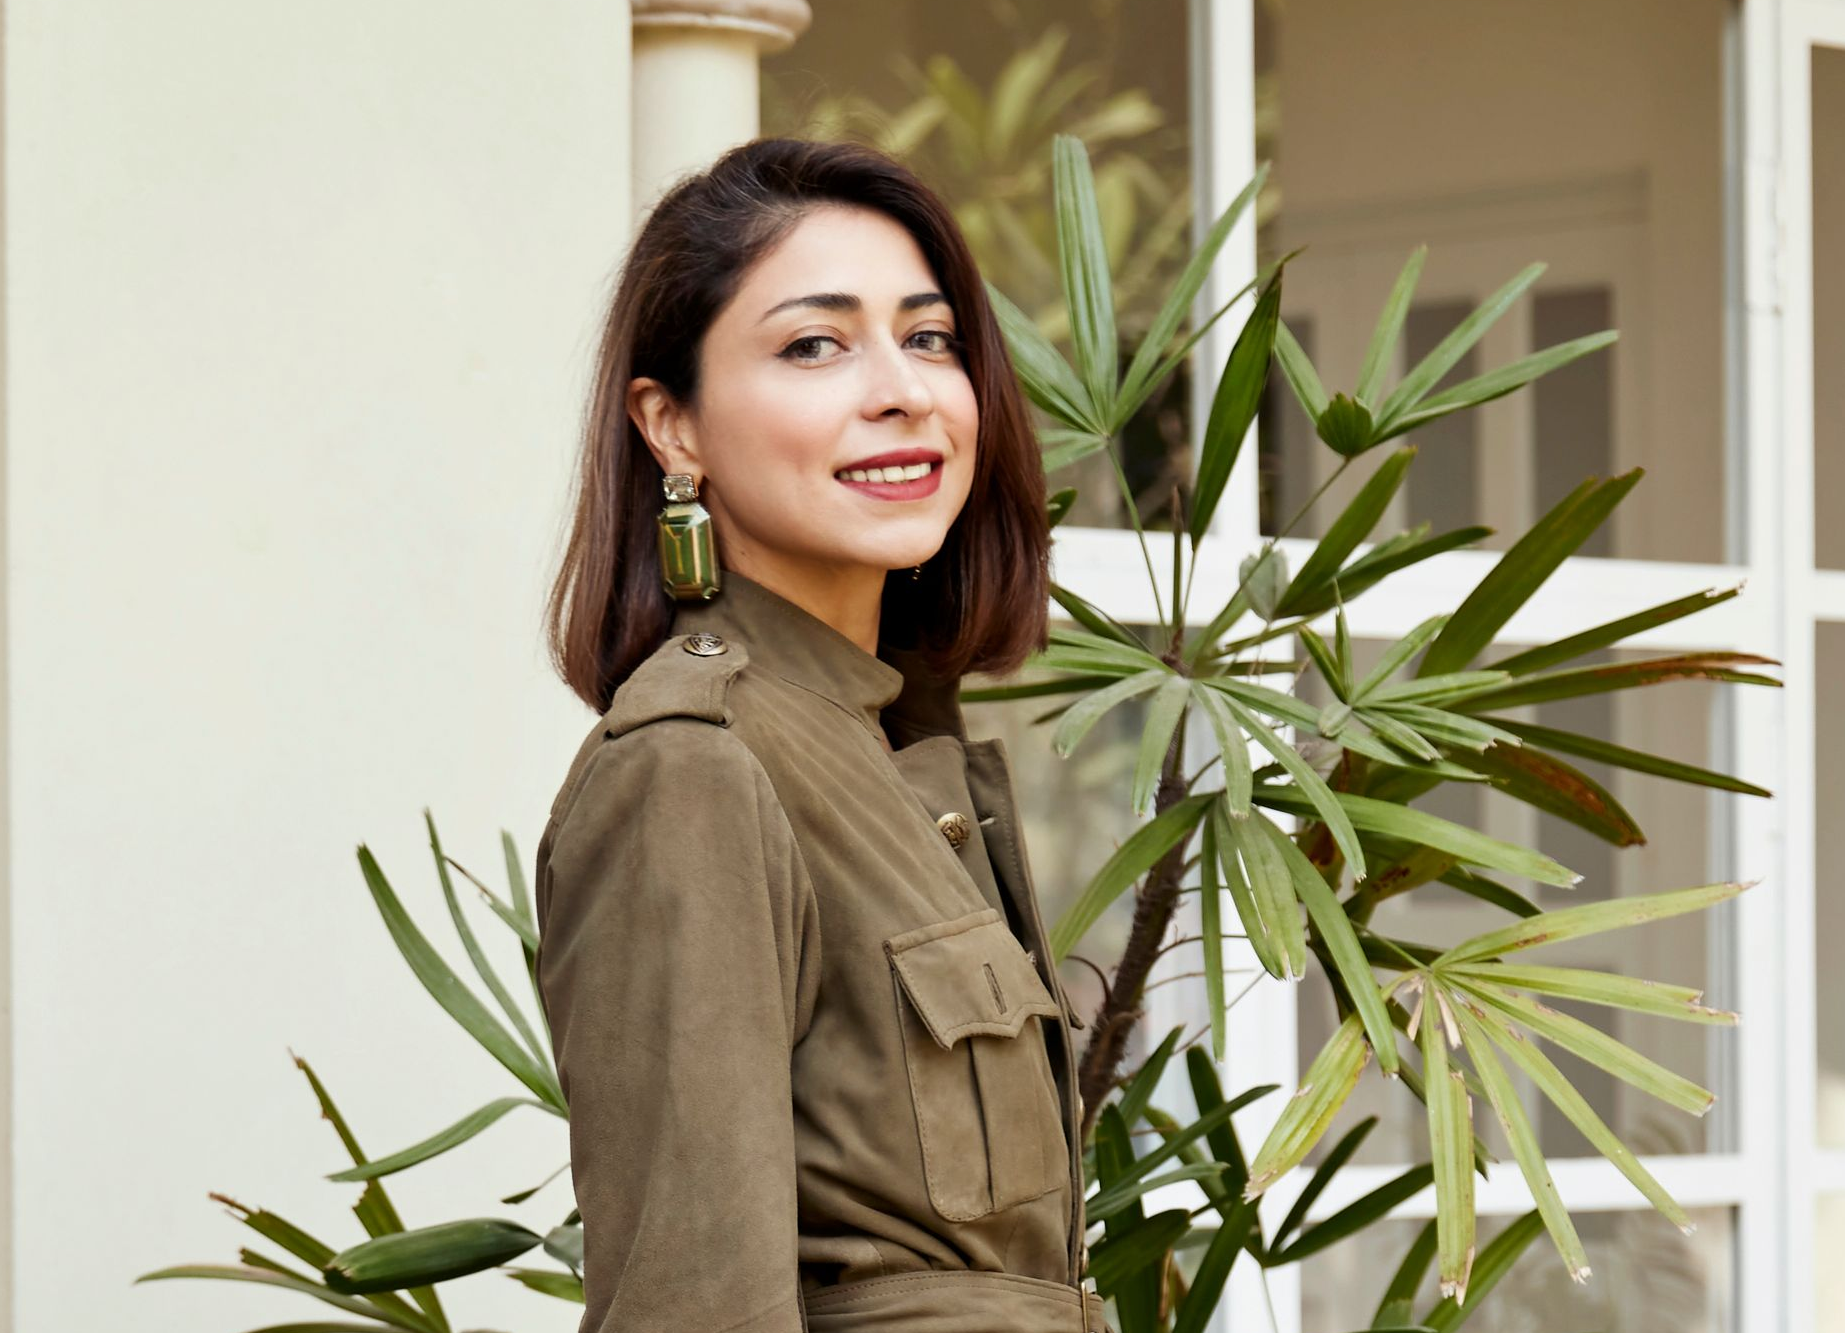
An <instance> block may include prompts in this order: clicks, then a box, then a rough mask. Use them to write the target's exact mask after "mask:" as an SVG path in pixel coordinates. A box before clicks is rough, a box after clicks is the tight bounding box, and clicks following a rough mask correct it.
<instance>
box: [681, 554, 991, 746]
mask: <svg viewBox="0 0 1845 1333" xmlns="http://www.w3.org/2000/svg"><path fill="white" fill-rule="evenodd" d="M673 607H674V609H673V626H672V630H671V633H673V634H695V633H704V634H716V635H718V636H720V637H721V638H724V639H734V640H736V641H737V642H739V643H742V644H743V645H744V646H745V647H746V648H747V649H748V650H749V657H750V661H751V662H753V663H756V664H757V665H759V666H761V667H763V668H764V669H765V670H767V671H770V672H773V673H774V674H775V675H778V676H780V677H782V678H783V679H784V680H787V681H790V682H792V683H793V684H796V685H799V686H800V687H801V688H802V689H805V690H810V691H812V692H813V693H815V694H818V695H820V696H822V697H823V698H827V699H830V700H832V701H833V702H834V703H836V704H838V705H839V706H840V707H841V708H843V709H845V711H846V712H848V713H850V714H851V715H852V716H853V717H855V718H857V719H858V720H859V723H860V724H861V725H862V726H864V727H865V729H866V730H867V731H869V732H871V733H872V734H873V735H874V736H875V735H876V734H877V731H878V725H879V721H880V714H882V722H883V727H884V732H885V734H886V735H888V736H889V737H890V741H891V744H892V745H893V746H895V747H898V748H902V747H903V746H905V745H908V744H911V743H913V742H914V741H917V740H921V739H923V738H924V737H927V736H938V735H948V736H954V737H956V738H957V739H961V740H965V739H966V738H967V725H966V722H965V720H964V718H963V716H962V712H961V702H960V688H961V682H960V681H959V680H958V679H955V680H949V679H943V678H941V677H938V676H936V675H935V674H934V673H933V672H931V671H930V669H929V667H928V665H927V663H926V662H925V661H924V658H923V654H922V653H921V652H920V651H919V650H915V649H910V648H904V647H900V646H898V645H896V644H892V643H889V642H886V641H884V640H882V639H880V641H879V643H878V651H877V653H876V654H875V655H874V654H872V653H868V652H866V651H865V650H864V649H863V648H861V647H859V645H858V644H856V643H854V642H853V641H852V640H851V639H849V638H847V637H846V636H845V635H844V634H841V633H840V632H839V631H838V630H836V629H834V628H833V627H832V626H831V625H829V624H827V623H826V621H824V620H822V619H821V618H820V617H819V616H816V615H814V614H813V613H812V612H811V611H809V610H807V609H806V608H805V607H803V606H800V605H798V604H796V603H794V602H792V601H790V600H788V599H787V598H786V597H783V596H782V595H781V594H780V593H778V592H774V591H773V590H771V589H770V588H768V587H767V586H765V585H764V584H761V583H758V582H756V580H754V579H752V578H749V577H748V576H746V575H743V574H739V573H738V572H737V571H736V570H734V569H726V570H725V571H724V573H723V582H722V585H721V586H720V588H719V591H718V594H717V596H716V597H714V598H712V599H711V600H710V601H708V602H704V601H683V602H675V603H674V604H673Z"/></svg>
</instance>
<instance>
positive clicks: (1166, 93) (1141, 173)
mask: <svg viewBox="0 0 1845 1333" xmlns="http://www.w3.org/2000/svg"><path fill="white" fill-rule="evenodd" d="M812 8H813V16H814V18H813V25H812V26H811V27H810V28H809V29H808V30H807V32H806V33H804V34H803V35H802V37H801V39H800V40H799V41H797V42H796V43H795V44H794V45H793V46H792V47H790V48H789V49H787V50H786V51H783V52H780V53H777V54H773V55H769V56H765V57H764V59H763V61H762V130H763V133H765V134H789V135H795V136H797V137H802V138H831V139H854V140H859V141H864V142H872V143H876V144H878V145H879V146H881V147H884V148H886V149H888V150H890V151H893V152H895V153H896V154H897V155H898V156H899V157H902V158H903V159H904V160H906V161H907V162H908V163H909V164H910V165H911V166H912V167H913V168H915V169H916V171H917V172H918V174H919V175H921V177H922V178H923V179H924V180H925V181H927V182H928V183H929V184H930V186H932V187H933V188H935V189H936V190H938V191H939V192H941V194H942V195H943V197H944V198H946V199H947V200H948V202H949V205H950V206H951V207H952V208H953V209H954V211H955V214H956V217H957V218H958V219H959V220H960V223H961V226H962V228H963V230H964V231H965V232H966V233H967V237H968V242H969V244H970V245H971V246H972V247H973V249H974V253H975V257H976V258H977V259H978V260H979V263H980V267H981V271H982V273H983V274H984V275H985V277H986V278H987V280H988V281H990V282H992V283H993V284H994V285H995V286H996V287H998V288H999V289H1000V290H1001V291H1003V292H1004V293H1005V294H1006V295H1007V296H1008V297H1010V298H1011V299H1012V301H1013V302H1014V303H1015V304H1016V305H1018V306H1019V308H1020V309H1022V310H1024V311H1026V312H1027V313H1028V314H1031V315H1032V316H1034V317H1035V318H1037V319H1038V321H1039V325H1040V327H1041V328H1042V329H1043V330H1044V331H1045V333H1046V334H1047V335H1049V336H1050V337H1052V338H1053V340H1054V341H1056V342H1057V344H1058V345H1059V346H1060V347H1061V348H1062V349H1063V351H1064V353H1065V355H1066V356H1067V357H1068V356H1071V355H1072V354H1071V351H1070V339H1069V335H1068V328H1067V325H1066V324H1065V323H1064V321H1063V319H1062V317H1061V310H1062V302H1061V297H1060V295H1059V291H1060V286H1059V282H1058V265H1057V248H1056V224H1055V219H1054V215H1053V211H1052V207H1051V138H1052V135H1053V134H1059V133H1063V134H1075V135H1077V136H1079V137H1081V138H1082V139H1083V140H1084V141H1085V143H1086V144H1087V145H1088V149H1089V158H1090V165H1091V168H1092V170H1093V171H1094V174H1095V178H1096V191H1097V196H1098V199H1099V201H1100V204H1101V210H1100V211H1101V214H1102V218H1103V225H1104V229H1105V231H1106V232H1107V233H1108V240H1109V258H1110V268H1111V271H1112V273H1113V277H1114V286H1115V301H1116V307H1117V310H1116V324H1117V328H1118V331H1119V335H1120V343H1121V353H1122V356H1121V363H1122V365H1123V367H1125V366H1126V364H1127V361H1128V359H1129V358H1131V357H1132V356H1133V353H1134V349H1135V348H1136V347H1137V346H1138V345H1139V341H1140V338H1141V337H1142V335H1143V334H1144V333H1145V331H1146V328H1147V325H1148V323H1149V322H1150V321H1151V319H1152V317H1153V315H1154V314H1155V313H1156V312H1157V311H1158V310H1159V307H1160V304H1161V300H1162V298H1163V296H1164V294H1165V292H1166V291H1167V290H1168V289H1169V288H1170V287H1171V285H1172V283H1173V281H1174V280H1175V279H1176V278H1177V276H1178V274H1179V272H1180V271H1181V270H1182V269H1183V268H1184V265H1185V261H1186V259H1187V258H1188V248H1189V244H1190V234H1191V211H1192V210H1191V176H1190V170H1191V168H1190V153H1191V126H1190V121H1189V113H1188V111H1187V98H1188V91H1187V89H1188V85H1189V78H1188V75H1187V63H1186V62H1187V56H1186V10H1185V6H1184V5H1177V4H1162V5H1139V6H1131V5H1129V4H1128V3H1127V0H1081V2H1080V3H1068V2H1067V0H1006V2H1005V3H982V4H974V3H959V4H955V5H952V6H950V7H948V8H947V9H944V7H943V6H942V5H941V4H939V3H926V2H925V0H812ZM950 13H952V19H951V20H949V21H944V20H945V18H947V16H948V15H949V14H950ZM1245 308H1246V306H1245ZM1032 412H1033V415H1034V417H1035V418H1036V419H1037V420H1038V421H1039V424H1040V425H1041V426H1042V425H1048V424H1052V423H1050V422H1049V421H1048V418H1046V417H1044V416H1043V414H1042V413H1040V412H1039V411H1038V409H1037V408H1036V407H1033V409H1032ZM1190 418H1191V412H1190V408H1189V403H1188V388H1187V383H1186V380H1185V376H1184V374H1183V373H1181V374H1180V375H1178V376H1175V377H1174V378H1173V379H1172V380H1170V381H1169V382H1168V383H1167V386H1166V388H1165V389H1164V390H1163V391H1161V392H1159V393H1157V394H1156V395H1155V396H1154V397H1153V399H1151V400H1150V401H1149V402H1148V403H1147V404H1146V405H1145V406H1144V407H1143V408H1142V409H1141V411H1140V412H1139V413H1138V414H1137V415H1136V416H1135V417H1134V419H1133V420H1132V421H1131V422H1129V424H1128V427H1127V429H1126V430H1125V431H1124V433H1123V437H1122V439H1121V440H1120V441H1119V442H1118V448H1119V450H1120V456H1121V460H1122V469H1123V471H1124V472H1125V474H1126V475H1127V478H1128V483H1129V488H1130V490H1131V492H1132V493H1133V495H1134V496H1135V497H1136V504H1137V507H1138V509H1139V511H1140V516H1141V523H1142V526H1144V527H1148V528H1166V529H1168V530H1169V529H1170V526H1171V523H1170V511H1169V504H1170V495H1171V490H1172V485H1173V483H1174V481H1175V480H1181V479H1188V478H1189V477H1190V474H1191V468H1190V464H1189V458H1190V449H1189V438H1190V436H1189V430H1190ZM1050 484H1051V487H1052V489H1053V490H1056V489H1061V488H1063V487H1065V486H1073V487H1075V488H1076V489H1077V501H1076V505H1075V507H1074V508H1073V509H1072V511H1071V514H1070V517H1069V518H1068V519H1067V520H1066V521H1067V522H1068V523H1070V524H1072V525H1080V526H1090V527H1123V528H1125V527H1129V526H1131V522H1130V520H1129V517H1128V511H1127V507H1126V503H1125V501H1124V500H1123V499H1122V496H1121V487H1120V485H1119V483H1118V482H1117V480H1116V477H1115V474H1114V469H1113V467H1112V466H1111V465H1110V463H1109V461H1108V458H1107V455H1106V454H1092V455H1090V456H1089V457H1088V458H1086V459H1082V460H1079V461H1078V462H1076V463H1073V464H1070V465H1068V466H1066V467H1063V468H1060V469H1058V470H1057V471H1055V472H1053V473H1052V474H1051V476H1050Z"/></svg>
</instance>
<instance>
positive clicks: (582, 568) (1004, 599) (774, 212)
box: [545, 138, 1050, 712]
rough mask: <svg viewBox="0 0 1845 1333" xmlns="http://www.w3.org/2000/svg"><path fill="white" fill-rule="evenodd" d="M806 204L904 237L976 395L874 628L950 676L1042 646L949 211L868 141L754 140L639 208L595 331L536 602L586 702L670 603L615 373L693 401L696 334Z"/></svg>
mask: <svg viewBox="0 0 1845 1333" xmlns="http://www.w3.org/2000/svg"><path fill="white" fill-rule="evenodd" d="M824 204H844V205H856V206H859V207H863V208H870V209H875V210H877V211H878V212H881V213H884V214H886V215H888V216H889V217H890V218H892V219H893V220H894V221H896V222H897V223H898V224H899V225H901V226H902V227H903V228H904V229H905V230H907V231H908V232H909V233H910V235H912V236H913V237H915V238H916V243H917V245H918V246H919V247H920V248H921V250H922V252H923V256H924V257H925V258H926V259H927V260H928V262H929V265H930V268H931V269H932V270H933V271H934V274H935V278H936V281H937V282H938V283H939V284H940V285H941V287H942V290H943V292H944V293H945V294H946V295H947V297H948V300H949V303H950V305H951V306H952V307H953V309H954V311H955V314H956V317H957V324H958V331H959V334H960V338H961V341H962V350H961V357H962V364H963V365H964V367H965V368H966V370H967V375H968V379H969V380H970V381H971V382H972V385H973V390H974V397H975V401H976V403H977V404H978V406H979V417H980V428H979V439H978V443H977V446H976V450H975V462H974V479H973V486H972V489H971V491H970V492H969V494H968V497H967V503H966V504H965V505H964V506H963V507H962V510H961V513H960V515H959V516H958V517H957V518H956V520H955V522H954V524H953V526H952V527H951V528H950V529H949V531H948V534H947V537H946V538H945V540H944V541H943V543H942V548H941V550H940V551H939V552H938V553H937V554H936V555H934V556H932V557H931V558H930V559H929V560H928V561H927V562H925V563H924V565H923V574H922V578H921V579H920V580H912V579H911V578H910V577H909V574H908V572H907V571H897V572H896V573H895V574H894V575H893V576H892V577H889V578H886V579H885V582H884V602H883V608H882V611H881V613H880V637H881V638H883V639H884V640H886V641H887V642H889V643H892V644H900V645H903V646H906V647H914V648H919V649H921V650H922V652H923V655H924V660H925V662H926V663H927V664H928V666H929V667H930V669H931V670H933V671H934V672H936V673H937V674H938V675H939V676H940V677H941V678H943V679H956V678H959V677H960V676H961V675H963V674H964V673H966V672H968V671H983V672H992V673H994V674H998V675H1004V674H1006V673H1008V672H1010V671H1013V670H1015V669H1016V668H1017V667H1019V666H1020V665H1021V664H1022V663H1023V662H1024V660H1025V658H1026V657H1027V655H1029V654H1030V653H1031V652H1032V651H1033V650H1034V649H1037V648H1042V647H1043V646H1044V644H1045V642H1046V629H1047V608H1046V605H1045V602H1046V598H1047V597H1048V595H1049V592H1050V571H1049V556H1050V530H1049V522H1048V519H1047V517H1046V514H1045V485H1044V467H1043V463H1042V461H1041V459H1040V456H1039V451H1038V447H1037V442H1036V440H1035V439H1034V437H1033V435H1032V429H1031V423H1030V418H1029V417H1028V415H1027V413H1026V409H1025V401H1024V398H1023V395H1022V394H1021V392H1020V390H1019V386H1018V382H1017V380H1016V379H1014V377H1013V371H1012V363H1011V359H1010V358H1009V357H1008V355H1007V353H1006V344H1005V339H1004V338H1003V336H1002V335H1001V333H1000V330H999V322H998V320H997V319H996V318H995V316H994V314H993V309H992V306H991V304H990V303H989V301H988V300H987V293H986V288H985V286H984V284H983V283H982V280H981V277H980V273H979V270H978V269H977V268H976V267H975V264H974V258H973V255H972V254H971V253H970V251H969V250H968V247H967V241H966V239H965V238H964V237H963V236H962V234H961V229H960V227H959V226H958V225H957V224H956V222H955V220H954V215H953V214H952V213H950V212H949V210H948V207H947V205H946V204H944V203H943V202H942V200H941V199H940V198H938V197H937V195H936V194H935V193H934V191H932V190H930V189H929V187H928V186H926V185H924V184H923V183H922V182H921V181H920V180H918V179H917V178H916V176H915V175H914V174H913V173H912V172H911V171H910V170H909V169H908V168H907V167H905V166H904V165H903V164H902V163H900V162H898V161H896V160H895V159H893V158H891V157H889V156H887V155H885V154H884V153H881V152H879V151H877V150H876V149H873V148H870V147H866V146H864V145H860V144H854V143H822V142H813V141H809V140H804V139H784V138H762V139H754V140H751V141H750V142H748V143H744V144H740V145H738V146H737V147H735V148H732V149H731V150H729V151H728V152H726V153H725V154H724V155H723V156H722V157H720V158H719V159H718V160H717V161H716V162H715V163H713V164H712V165H711V166H710V167H709V168H708V169H707V170H705V171H703V172H700V173H698V174H696V175H693V176H690V177H688V178H686V179H684V180H682V181H680V182H678V183H677V184H676V185H674V186H673V188H672V189H671V190H669V191H668V192H667V193H666V194H665V195H664V196H663V197H662V198H661V199H660V201H659V202H658V203H657V204H656V205H654V207H653V210H652V211H651V213H650V214H649V215H648V217H647V220H646V222H645V224H644V225H643V226H642V227H641V231H640V235H639V236H638V237H637V238H636V239H635V241H634V245H633V247H632V248H631V249H630V250H629V252H628V256H627V259H626V261H625V262H624V264H623V265H622V270H621V276H620V280H619V282H618V283H617V286H616V291H615V297H614V300H613V302H612V304H611V306H610V309H609V314H608V320H607V322H606V324H605V325H604V327H603V331H602V342H601V349H600V351H599V353H598V358H597V367H596V377H595V385H594V389H593V391H592V393H591V395H590V400H589V404H588V413H587V416H586V418H585V422H584V429H583V439H582V453H581V458H580V461H579V465H578V473H577V493H576V501H575V516H574V519H573V520H572V524H571V529H570V535H569V539H568V542H567V544H566V547H565V550H564V553H563V557H562V562H561V565H560V567H559V569H558V571H557V576H556V578H555V580H554V581H553V583H552V586H551V595H550V598H549V601H548V603H547V605H546V609H545V637H546V640H547V643H548V647H549V649H550V654H551V660H552V664H553V665H554V666H555V667H556V669H557V671H558V674H559V675H561V676H562V677H563V678H564V681H565V683H567V684H568V685H569V686H570V688H571V689H572V690H574V691H575V692H576V694H577V696H578V697H579V698H581V699H582V700H583V701H584V702H585V703H587V704H589V705H590V707H592V708H594V709H596V710H597V711H598V712H602V711H606V710H607V709H608V707H609V704H610V701H611V700H612V698H613V696H614V693H615V690H616V688H617V687H618V686H619V685H620V684H621V683H622V681H624V680H626V679H627V678H628V675H629V673H631V672H632V671H633V670H634V668H635V667H636V666H638V665H639V664H640V662H641V660H642V659H643V658H645V657H647V656H648V655H649V654H650V653H652V652H653V651H654V649H656V648H658V647H659V645H660V643H661V641H662V640H664V639H665V638H666V636H667V635H668V633H670V631H671V626H672V620H673V609H674V605H675V604H674V602H673V599H672V598H671V597H670V596H669V595H668V594H667V592H666V591H665V589H664V588H663V587H662V586H661V571H660V557H659V549H658V546H657V545H656V537H655V528H656V515H657V514H658V512H659V508H660V505H661V504H662V502H663V496H662V493H661V485H660V483H661V472H660V465H659V463H658V462H657V461H656V460H655V459H654V456H653V454H652V453H651V452H650V451H649V449H648V448H647V443H646V440H645V439H644V437H643V436H642V435H641V433H640V431H639V429H638V428H637V427H636V426H635V425H634V422H633V421H632V420H631V419H630V417H629V416H628V410H627V396H628V384H629V381H630V380H632V379H634V378H637V377H640V376H648V377H651V378H653V379H656V380H658V381H660V383H661V384H662V385H664V386H665V387H666V389H667V391H668V392H670V393H671V394H672V395H673V396H674V398H675V399H677V400H678V401H679V402H680V403H682V404H687V405H692V404H696V402H697V399H698V387H699V385H698V371H699V349H700V345H701V344H702V342H703V340H704V336H705V331H706V330H707V329H709V328H710V327H711V324H712V321H713V320H715V319H716V318H717V315H718V313H719V312H720V311H721V310H722V309H723V308H724V306H725V305H726V304H727V303H728V302H729V301H730V300H731V299H732V297H734V296H735V295H736V292H737V290H738V288H739V287H740V286H741V285H742V282H743V277H744V274H745V273H746V272H747V271H748V270H749V268H750V266H751V265H753V264H754V263H756V262H757V261H758V260H759V259H761V258H762V257H763V256H764V255H765V254H767V253H768V252H769V251H770V250H771V249H772V248H773V247H774V246H775V245H777V244H778V243H779V242H780V241H781V240H782V238H783V237H785V236H786V235H787V234H788V233H789V232H790V231H792V230H793V229H794V227H795V225H796V224H797V223H799V222H800V220H801V218H802V217H803V216H804V215H805V214H806V213H807V212H808V211H810V210H811V209H813V208H815V207H817V206H820V205H824ZM719 558H720V563H721V561H722V552H721V551H720V552H719ZM718 596H719V597H722V596H723V593H722V592H720V593H719V594H718Z"/></svg>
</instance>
